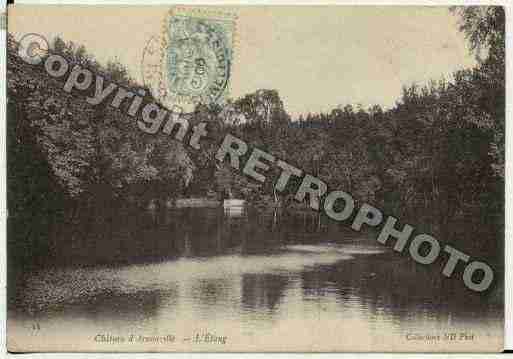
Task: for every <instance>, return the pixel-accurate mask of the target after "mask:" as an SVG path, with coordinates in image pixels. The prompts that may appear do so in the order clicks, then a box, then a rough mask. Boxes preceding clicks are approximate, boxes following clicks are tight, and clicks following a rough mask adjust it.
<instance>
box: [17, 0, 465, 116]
mask: <svg viewBox="0 0 513 359" xmlns="http://www.w3.org/2000/svg"><path fill="white" fill-rule="evenodd" d="M169 9H170V7H169V6H147V7H140V6H110V7H109V6H96V7H92V6H89V7H87V6H81V7H77V6H48V5H47V6H44V7H41V6H33V5H16V6H15V7H14V8H11V9H10V10H9V14H8V16H9V22H8V24H9V31H10V32H12V33H13V34H14V35H15V37H16V38H20V37H21V36H23V34H25V33H29V32H36V33H38V34H41V35H43V36H45V37H46V38H48V39H52V38H53V37H55V36H56V35H59V36H61V37H62V38H64V39H65V40H71V41H73V42H76V43H79V44H83V45H84V46H85V47H86V48H87V49H88V51H89V52H90V53H92V54H93V55H94V56H95V57H96V58H97V59H98V60H99V61H100V62H102V63H106V62H107V61H108V60H109V59H117V60H118V61H119V62H121V63H122V64H124V65H125V66H126V67H127V69H128V71H129V73H130V75H131V76H132V77H134V78H135V79H136V80H138V81H140V82H142V76H141V61H142V54H143V49H144V47H145V46H146V44H147V43H148V41H149V40H150V39H151V38H152V37H154V36H159V35H160V33H161V29H162V24H163V20H164V17H165V15H166V13H167V11H168V10H169ZM211 10H212V9H210V10H209V9H207V11H211ZM221 10H222V11H224V12H232V13H236V14H237V24H236V30H235V38H236V41H235V45H234V50H233V51H234V65H233V69H232V74H231V88H230V97H232V98H237V97H240V96H243V95H245V94H247V93H250V92H254V91H256V90H257V89H262V88H266V89H276V90H278V92H279V94H280V96H281V98H282V100H283V102H284V105H285V109H286V110H287V112H289V113H290V114H291V115H292V116H298V115H299V114H306V113H308V112H312V113H313V112H326V111H330V110H331V109H333V108H335V107H337V106H344V105H346V104H353V105H357V104H361V105H363V106H364V107H368V106H372V105H374V104H379V105H381V106H382V107H385V108H388V107H391V106H393V105H394V103H395V101H397V100H398V99H399V98H400V96H401V91H402V86H404V85H409V84H411V83H414V82H415V83H417V84H424V83H426V82H428V81H429V80H430V79H435V80H438V79H441V78H442V77H445V78H448V79H450V75H451V73H452V72H454V71H456V70H458V69H462V68H468V67H471V66H474V65H475V60H474V57H473V56H472V55H471V54H470V52H469V49H468V46H467V42H466V41H465V38H464V36H463V34H461V33H460V32H459V31H458V26H457V18H456V17H455V16H454V15H453V14H451V13H450V12H449V9H448V8H447V7H427V6H410V7H406V6H379V7H378V6H359V7H356V6H295V7H286V6H267V7H263V6H246V7H230V8H226V7H224V8H222V9H221Z"/></svg>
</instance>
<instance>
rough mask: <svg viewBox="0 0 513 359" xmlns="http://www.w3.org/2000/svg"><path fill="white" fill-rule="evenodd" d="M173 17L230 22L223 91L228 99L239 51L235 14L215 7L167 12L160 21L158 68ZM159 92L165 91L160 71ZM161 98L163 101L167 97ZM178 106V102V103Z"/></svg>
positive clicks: (162, 59) (162, 60)
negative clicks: (228, 56)
mask: <svg viewBox="0 0 513 359" xmlns="http://www.w3.org/2000/svg"><path fill="white" fill-rule="evenodd" d="M175 15H179V16H190V17H198V18H203V19H211V20H222V21H230V22H232V26H233V30H232V34H231V42H232V43H231V46H232V49H231V67H230V78H229V80H228V83H227V86H226V88H225V91H224V93H225V94H224V96H225V97H228V96H229V94H230V93H231V86H232V80H231V76H232V74H233V69H234V67H235V66H238V62H239V61H238V60H239V59H238V55H237V54H238V49H239V46H238V45H239V39H238V36H237V34H238V31H237V23H238V15H237V13H235V12H230V11H226V10H225V9H218V8H215V7H201V8H200V7H188V6H181V5H178V6H174V7H171V8H170V9H169V11H167V13H166V15H165V16H164V19H163V21H162V27H161V33H160V39H161V41H160V43H161V44H160V67H161V69H162V68H164V67H163V66H164V65H165V64H164V61H165V59H166V50H167V46H168V43H167V41H168V40H167V24H168V22H169V18H170V17H172V16H175ZM158 82H159V90H161V91H165V79H164V73H163V71H162V70H161V71H160V73H159V81H158ZM161 96H162V97H163V98H164V99H165V97H166V96H167V95H162V94H161ZM178 104H180V102H178Z"/></svg>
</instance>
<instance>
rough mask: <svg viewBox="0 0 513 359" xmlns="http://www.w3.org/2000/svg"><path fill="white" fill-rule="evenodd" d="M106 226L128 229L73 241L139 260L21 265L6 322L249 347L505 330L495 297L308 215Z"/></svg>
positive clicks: (184, 214) (190, 212) (201, 212)
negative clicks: (210, 339)
mask: <svg viewBox="0 0 513 359" xmlns="http://www.w3.org/2000/svg"><path fill="white" fill-rule="evenodd" d="M112 225H113V228H111V233H118V232H120V231H123V232H124V233H131V235H124V236H119V237H117V236H115V235H114V236H113V237H112V240H111V241H108V242H107V243H104V242H105V241H96V242H95V241H89V242H88V241H84V242H78V243H77V242H75V243H73V246H74V247H73V248H75V249H78V250H87V249H89V250H90V248H92V247H95V248H96V250H95V251H94V253H97V254H98V255H99V256H100V258H102V256H108V255H110V257H114V258H116V259H119V260H121V263H122V262H123V260H125V261H130V259H134V258H137V261H134V262H133V263H130V264H116V265H98V264H96V265H90V266H81V267H78V266H64V267H56V268H55V267H54V268H46V269H44V268H43V269H40V270H38V271H36V272H32V273H25V275H24V276H23V280H20V281H19V283H18V284H17V287H16V289H17V291H16V295H15V296H14V300H13V301H12V302H11V303H10V311H9V319H10V328H12V330H13V331H16V332H18V334H19V335H22V336H23V333H25V332H24V330H25V329H24V328H26V327H27V325H29V324H28V323H32V322H33V321H34V320H37V321H38V322H40V323H43V324H44V325H45V326H46V327H51V328H52V331H46V332H45V333H44V334H42V335H43V337H42V338H45V340H49V341H51V340H55V338H56V337H59V336H60V337H64V336H66V335H70V334H69V333H67V332H66V331H67V330H69V327H68V326H66V325H62V323H75V324H77V325H78V323H79V324H80V328H81V329H80V333H78V334H77V333H76V331H75V334H76V335H83V336H87V337H90V336H93V335H95V334H97V333H102V332H105V331H109V330H110V331H116V330H118V331H119V330H121V329H120V328H127V327H130V328H138V330H140V331H143V332H149V333H153V332H155V331H156V330H157V329H155V328H158V331H160V332H162V331H163V330H164V331H166V332H169V333H173V334H180V335H182V336H188V335H192V334H191V333H193V332H194V331H195V330H196V331H197V330H206V329H208V330H217V331H224V332H227V331H228V332H229V333H228V334H230V335H231V336H232V337H235V338H236V339H237V341H238V343H239V344H241V345H242V344H244V343H245V344H246V347H242V349H244V348H249V347H248V346H247V345H250V343H253V344H255V345H256V344H257V343H260V342H261V341H262V340H264V339H263V338H267V339H265V340H267V341H272V340H273V338H274V337H276V336H277V335H279V336H281V337H282V336H283V330H285V329H286V328H293V329H294V330H295V334H294V336H295V338H291V339H290V341H291V343H297V342H298V341H300V342H301V343H302V344H301V345H303V344H304V345H307V344H308V343H309V341H310V342H319V341H320V340H321V339H319V337H318V336H319V335H320V334H319V333H324V334H323V337H322V338H324V339H326V340H333V341H334V342H337V343H339V344H340V343H342V344H344V343H345V344H344V345H345V346H344V348H345V349H347V350H349V349H350V348H351V343H352V341H354V338H353V339H350V336H351V335H356V334H354V333H356V332H358V333H359V336H358V337H359V338H376V337H383V336H384V335H392V333H395V335H399V336H403V335H404V333H406V332H408V331H409V330H417V331H426V330H437V331H444V330H454V328H465V330H478V329H479V330H481V329H480V328H483V327H484V328H485V329H486V330H488V331H487V333H488V334H487V335H492V334H493V335H495V336H496V337H497V338H499V335H500V332H501V331H502V329H501V321H500V318H501V315H502V311H501V310H502V309H501V301H500V300H498V299H497V298H498V297H497V296H494V295H493V294H490V295H487V296H483V295H479V294H477V293H473V292H470V291H468V290H466V289H465V288H464V287H463V286H462V285H461V281H458V280H449V279H444V278H442V277H441V276H440V274H439V273H440V271H439V268H433V267H429V266H419V265H418V264H416V263H413V262H411V261H409V260H408V258H405V257H401V256H400V255H398V254H396V253H395V252H393V251H391V250H388V249H387V248H386V247H383V246H381V245H379V244H377V243H376V242H375V241H374V240H371V239H367V238H365V237H364V236H358V235H356V234H355V233H354V232H350V231H347V230H344V229H343V227H341V226H333V225H330V224H329V222H327V221H324V219H323V218H321V217H319V216H318V215H316V214H313V213H312V214H306V213H299V214H293V215H290V214H289V215H286V214H284V213H280V212H272V213H268V214H266V215H262V214H261V213H258V212H252V211H251V210H249V211H246V210H245V211H244V212H243V213H242V214H239V213H235V214H234V213H232V212H227V211H226V210H223V209H197V208H196V209H181V210H174V211H167V212H166V213H164V214H160V215H154V214H150V215H148V217H146V218H139V219H138V220H137V221H136V223H135V224H134V226H133V227H131V228H123V229H121V228H117V227H116V223H113V224H112ZM125 225H128V224H127V223H126V222H125ZM91 242H93V243H91ZM71 249H72V248H68V250H71ZM88 253H92V251H89V252H88ZM136 253H138V254H139V255H138V256H136ZM141 258H146V259H145V260H142V261H141ZM59 323H60V324H59ZM205 328H206V329H205ZM469 328H470V329H469ZM326 331H329V333H331V332H333V333H332V334H329V335H335V334H334V332H338V333H345V334H344V335H345V336H346V339H345V340H342V341H341V339H336V338H331V339H330V337H329V335H327V334H326ZM256 333H258V338H259V339H258V340H257V339H255V335H257V334H256ZM351 333H353V334H351ZM490 333H492V334H490ZM326 335H327V336H326ZM337 340H338V341H337ZM361 340H363V339H361ZM366 340H368V339H366ZM310 344H311V345H313V344H312V343H310ZM373 345H375V346H376V345H377V344H376V343H374V344H373ZM383 345H384V344H383ZM276 348H278V350H279V347H276ZM297 348H300V347H297ZM305 348H306V349H305V350H308V348H314V347H312V346H310V347H308V346H307V347H305ZM383 348H385V347H383Z"/></svg>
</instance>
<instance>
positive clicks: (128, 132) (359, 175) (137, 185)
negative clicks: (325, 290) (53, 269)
mask: <svg viewBox="0 0 513 359" xmlns="http://www.w3.org/2000/svg"><path fill="white" fill-rule="evenodd" d="M452 11H453V12H454V14H455V16H458V17H459V19H460V30H461V31H462V32H463V33H464V34H465V35H466V37H467V39H468V42H469V45H470V49H471V50H472V51H473V52H474V54H475V55H476V57H477V58H478V65H477V66H475V67H474V68H470V69H464V70H460V71H457V72H455V73H454V74H453V75H452V76H451V79H450V80H446V79H436V80H433V81H431V82H430V83H429V84H426V85H422V86H419V85H416V84H411V85H408V86H406V87H404V88H403V93H402V96H401V98H400V99H398V100H397V102H396V104H395V105H394V106H393V107H392V108H390V109H383V108H381V107H380V106H378V105H376V106H373V107H370V108H367V109H365V108H363V107H361V106H356V107H355V106H352V105H342V106H338V107H336V108H334V109H333V110H332V111H329V112H327V113H314V114H305V115H302V116H300V117H299V118H296V119H292V118H291V116H290V115H289V114H288V113H287V112H286V109H285V108H284V104H283V102H282V100H281V99H280V96H279V93H278V91H276V90H270V89H263V90H258V91H256V92H254V93H251V94H248V95H246V96H243V97H242V98H239V99H235V100H230V101H228V103H226V104H225V105H223V106H220V105H216V104H213V105H208V106H205V105H198V106H197V108H196V110H195V111H194V112H193V113H191V114H188V115H187V116H188V120H189V121H190V123H191V125H194V124H195V123H199V122H207V123H208V136H207V137H206V138H204V139H203V140H202V145H201V149H200V150H199V151H195V150H191V149H188V148H184V146H183V145H182V143H180V142H178V141H175V140H173V139H172V138H171V137H170V136H165V135H157V136H154V135H148V134H145V133H143V132H141V131H140V130H139V129H138V128H137V126H136V124H135V121H134V119H133V118H131V117H129V116H127V115H125V112H124V111H120V110H118V109H114V108H112V107H109V106H108V104H107V102H104V103H103V104H100V105H97V106H92V105H90V104H88V103H87V102H85V101H84V100H83V97H82V96H83V95H82V96H74V94H73V93H71V94H69V93H67V92H64V91H63V90H62V81H61V80H58V79H53V78H49V77H48V76H47V75H46V74H45V72H44V69H43V68H42V67H34V66H32V65H28V64H26V63H24V62H23V61H22V60H21V59H20V58H19V57H18V55H17V46H18V44H17V43H16V41H14V39H13V37H12V36H11V35H9V36H8V41H7V43H8V62H7V63H8V68H7V89H8V116H7V122H8V123H7V146H8V158H7V161H8V163H7V166H8V208H9V221H8V231H9V237H8V238H9V243H10V245H11V246H12V248H14V249H13V250H12V251H11V253H17V255H19V256H20V258H22V257H25V256H26V257H31V256H33V255H38V254H45V253H48V252H49V251H51V249H52V247H55V246H57V244H56V243H54V242H52V241H53V239H52V238H55V237H56V236H59V235H62V233H54V232H53V231H54V230H56V229H55V228H62V224H63V223H65V224H69V227H73V225H74V224H76V223H78V222H84V221H85V222H90V226H91V228H92V227H94V226H98V225H99V226H100V227H101V224H102V223H103V222H105V221H108V218H109V217H108V215H107V214H105V210H106V208H118V207H120V206H121V207H131V208H132V207H133V208H137V209H138V210H141V209H144V208H146V206H147V204H148V202H149V201H156V203H157V204H158V206H159V207H163V206H164V203H165V202H167V201H168V200H169V199H172V198H177V197H188V196H217V198H222V197H223V196H226V195H231V196H235V197H240V198H244V199H247V200H248V201H249V202H251V203H253V204H255V205H265V204H266V203H274V204H276V203H280V206H281V207H282V208H295V207H297V204H295V203H293V201H292V200H291V195H290V193H292V190H291V192H290V193H289V194H287V192H285V193H284V194H282V195H277V194H276V193H275V191H273V186H274V184H273V183H270V182H269V183H267V182H266V183H264V184H259V183H255V182H251V181H250V180H248V179H247V178H245V177H243V176H239V175H237V174H235V173H234V172H233V171H231V170H230V169H229V168H227V167H226V166H223V165H220V164H218V163H216V161H215V159H214V156H215V152H216V150H217V149H218V146H219V144H220V141H221V140H222V138H223V136H224V134H225V133H227V132H230V133H232V134H233V135H236V136H240V138H242V139H244V141H246V142H247V143H248V144H250V145H251V146H255V147H258V148H260V149H262V150H264V151H266V152H269V153H272V154H273V155H274V156H275V157H277V158H280V159H282V160H284V161H286V162H288V163H290V164H293V165H295V166H296V167H298V168H301V169H302V170H303V171H304V172H306V173H310V174H312V175H314V176H316V177H319V178H320V179H322V180H323V181H325V182H326V183H327V184H328V185H329V187H330V188H338V189H341V190H344V191H346V192H348V193H351V194H352V195H353V196H354V197H355V199H357V200H360V201H366V202H368V203H373V204H375V205H376V206H379V207H380V208H382V209H384V210H386V211H389V212H390V213H393V214H395V215H398V216H403V217H404V218H416V219H418V218H426V220H425V221H424V222H425V223H426V225H429V226H432V228H434V230H435V231H436V232H437V233H438V234H439V235H440V236H441V237H445V238H452V237H455V238H462V236H463V235H462V234H459V235H458V234H455V233H452V232H454V230H455V228H459V227H458V226H456V225H455V223H457V221H460V220H467V219H468V220H469V221H470V222H471V223H472V226H471V228H472V229H473V230H479V231H485V230H486V234H483V235H486V240H484V241H477V240H475V236H473V237H474V239H468V238H466V239H465V238H464V236H463V239H460V240H461V241H463V242H464V244H465V245H468V247H472V248H479V249H482V250H486V251H489V252H490V253H497V249H498V248H499V247H500V246H501V242H502V233H503V220H504V217H503V215H504V161H505V140H504V136H505V44H504V37H505V31H504V21H505V20H504V11H503V9H502V8H501V7H493V6H489V7H465V8H454V9H453V10H452ZM51 48H52V50H53V51H55V52H57V53H59V54H61V55H63V56H65V57H66V59H67V60H68V61H69V62H70V65H71V66H70V67H72V65H73V64H80V65H81V66H83V67H86V68H88V69H90V70H92V71H93V72H94V73H97V74H100V75H102V76H104V78H105V80H106V81H113V82H116V83H117V84H120V85H122V86H125V87H126V88H129V89H131V90H133V91H134V92H135V91H137V90H145V93H146V95H145V96H146V99H145V101H147V102H150V101H156V99H153V98H152V97H151V94H150V91H148V89H146V88H144V86H141V85H140V84H138V83H136V81H134V80H133V79H131V78H130V76H129V74H128V72H127V70H126V69H125V68H124V67H123V66H122V65H121V64H119V63H116V62H110V63H108V64H106V65H102V64H100V63H98V62H97V61H96V60H95V59H94V57H93V56H92V55H91V54H89V53H88V52H87V50H86V49H85V48H84V47H83V46H80V45H77V44H74V43H72V42H65V41H63V40H62V39H60V38H56V39H54V41H53V43H52V44H51ZM157 102H158V101H157ZM269 177H272V176H269ZM297 185H298V183H294V182H292V183H291V184H290V186H291V188H293V187H294V186H296V188H297Z"/></svg>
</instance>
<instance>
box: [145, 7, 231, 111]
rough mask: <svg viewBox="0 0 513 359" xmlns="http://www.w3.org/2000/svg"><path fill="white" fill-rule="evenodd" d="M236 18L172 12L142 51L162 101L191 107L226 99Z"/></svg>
mask: <svg viewBox="0 0 513 359" xmlns="http://www.w3.org/2000/svg"><path fill="white" fill-rule="evenodd" d="M232 22H233V21H231V20H225V19H218V18H208V17H205V16H203V17H199V16H193V15H187V14H176V13H170V15H169V16H168V17H167V18H166V21H165V23H164V27H163V31H162V33H161V34H160V36H159V37H160V38H156V37H153V38H151V39H150V41H149V42H148V43H147V45H146V47H145V50H144V53H143V63H142V72H143V81H144V84H145V86H147V87H148V88H149V89H150V91H151V92H152V94H153V96H154V97H156V98H157V99H158V100H159V101H160V102H162V103H163V104H164V105H166V106H169V107H176V106H178V107H180V109H181V111H182V112H191V111H193V110H194V107H195V106H196V105H197V104H200V103H201V104H211V103H222V102H223V101H224V99H225V97H226V95H227V92H228V86H229V80H230V71H231V62H232V61H231V59H232V28H233V26H232Z"/></svg>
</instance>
